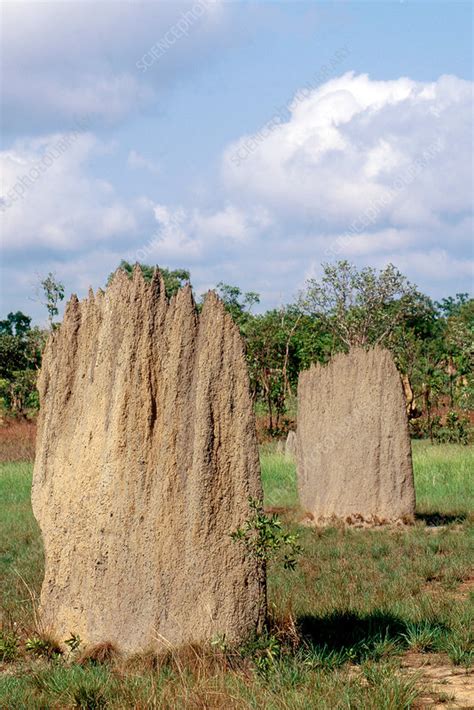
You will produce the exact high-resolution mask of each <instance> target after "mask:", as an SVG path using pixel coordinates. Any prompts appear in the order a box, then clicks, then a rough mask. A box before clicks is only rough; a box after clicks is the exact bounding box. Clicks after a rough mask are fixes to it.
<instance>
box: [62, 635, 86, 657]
mask: <svg viewBox="0 0 474 710" xmlns="http://www.w3.org/2000/svg"><path fill="white" fill-rule="evenodd" d="M64 643H65V644H66V646H67V647H68V648H69V651H70V653H75V651H77V649H78V648H79V646H80V645H81V643H82V640H81V637H80V636H79V634H73V633H72V632H71V636H70V637H69V638H68V639H66V640H65V641H64Z"/></svg>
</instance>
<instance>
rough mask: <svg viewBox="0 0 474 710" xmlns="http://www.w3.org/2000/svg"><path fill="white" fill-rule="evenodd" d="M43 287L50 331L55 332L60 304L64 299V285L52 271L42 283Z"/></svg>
mask: <svg viewBox="0 0 474 710" xmlns="http://www.w3.org/2000/svg"><path fill="white" fill-rule="evenodd" d="M41 287H42V289H43V293H44V298H45V301H43V305H44V306H46V310H47V311H48V321H49V327H50V330H54V328H55V327H56V326H57V324H56V323H55V322H54V319H55V317H56V316H57V315H59V308H58V304H59V303H60V301H62V300H63V299H64V285H63V284H62V283H61V282H60V281H57V279H56V277H55V276H54V274H53V273H51V271H50V272H49V274H48V275H47V276H46V278H45V279H43V280H42V281H41Z"/></svg>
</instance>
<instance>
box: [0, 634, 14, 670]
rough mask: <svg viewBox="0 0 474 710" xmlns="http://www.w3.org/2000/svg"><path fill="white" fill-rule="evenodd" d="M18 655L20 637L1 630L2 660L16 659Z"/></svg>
mask: <svg viewBox="0 0 474 710" xmlns="http://www.w3.org/2000/svg"><path fill="white" fill-rule="evenodd" d="M17 655H18V639H17V637H16V636H14V635H13V634H5V633H3V632H2V631H0V661H3V662H5V663H8V662H11V661H14V660H15V659H16V657H17Z"/></svg>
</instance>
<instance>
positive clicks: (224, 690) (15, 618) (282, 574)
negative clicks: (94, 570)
mask: <svg viewBox="0 0 474 710" xmlns="http://www.w3.org/2000/svg"><path fill="white" fill-rule="evenodd" d="M414 467H415V480H416V490H417V510H418V517H417V522H416V524H415V525H414V526H412V527H410V528H405V529H385V528H380V529H373V530H370V529H347V528H342V527H341V528H338V527H333V528H326V529H311V528H307V527H299V526H297V525H296V523H294V522H292V521H294V519H295V518H296V517H297V516H295V514H294V512H295V509H297V505H298V502H297V489H296V481H295V467H294V464H293V463H292V462H291V461H288V460H286V459H284V458H283V457H282V456H279V455H277V454H275V453H272V451H271V447H268V446H267V447H266V448H265V449H264V450H263V452H262V475H263V482H264V488H265V503H266V505H267V506H269V507H271V508H275V509H281V510H282V511H284V512H283V513H282V517H283V518H284V519H285V521H286V524H287V525H288V526H289V527H291V528H294V529H298V531H299V533H300V538H301V544H302V545H303V548H304V552H303V555H302V557H301V559H300V562H299V564H298V567H297V569H296V571H294V572H291V571H285V570H283V568H282V566H281V565H274V566H273V567H272V569H271V570H270V578H269V598H270V602H271V617H272V620H271V625H270V628H269V630H268V632H267V633H266V634H264V635H263V636H262V637H260V638H259V639H255V640H253V641H251V642H249V643H248V644H247V645H246V646H244V647H242V648H240V649H226V648H223V647H219V646H216V647H213V648H205V647H201V648H197V647H186V648H183V649H180V650H178V651H175V652H173V653H170V654H168V655H167V656H162V657H160V658H156V657H154V656H153V655H151V654H142V655H141V656H139V657H136V658H132V659H124V658H122V657H120V655H115V654H111V653H105V652H101V650H100V649H99V650H98V651H96V652H95V653H89V654H84V653H81V651H80V650H78V651H76V652H71V653H70V654H69V655H67V656H61V655H60V654H58V653H57V651H56V650H55V648H54V642H53V641H54V640H49V641H48V639H45V638H44V637H43V636H42V634H41V631H40V630H39V629H38V628H37V627H36V626H35V616H34V612H35V603H36V598H37V595H38V593H39V589H40V586H41V579H42V569H43V557H42V555H43V553H42V547H41V542H40V538H39V533H38V529H37V526H36V523H35V522H34V519H33V517H32V513H31V507H30V502H29V497H30V485H31V469H32V466H31V464H26V463H4V464H1V465H0V597H1V604H0V626H1V629H2V631H1V632H0V708H1V709H2V710H3V708H5V709H8V710H16V709H17V708H18V710H19V709H20V708H21V709H23V708H37V709H38V710H39V709H40V708H41V709H42V710H45V709H46V708H52V709H53V708H54V709H56V708H57V709H59V708H61V709H63V708H64V709H68V708H87V709H93V708H117V709H118V708H120V709H121V710H122V709H123V708H135V709H137V710H138V709H142V708H170V709H171V708H173V709H174V708H203V709H204V708H270V709H272V708H275V709H280V708H281V709H285V710H286V708H288V709H289V708H292V709H293V708H296V709H298V708H301V709H302V710H303V708H304V709H306V708H310V707H317V708H322V709H323V710H324V709H325V708H328V709H331V710H333V709H334V708H341V709H342V708H348V709H349V708H351V709H352V708H354V709H358V708H360V709H361V710H362V709H364V710H371V709H372V708H373V710H380V709H382V710H383V709H384V708H386V709H387V710H389V709H390V710H392V709H397V708H400V709H401V708H410V707H413V708H416V707H417V700H416V698H417V697H418V696H419V695H420V693H421V689H420V685H419V683H418V680H417V676H416V675H413V674H411V675H409V674H406V673H405V672H403V671H402V661H403V659H404V658H406V657H407V653H408V654H409V653H410V652H416V653H421V654H427V658H428V657H429V658H430V662H431V663H436V662H438V663H444V664H452V665H453V666H454V665H456V666H459V667H461V668H463V667H468V666H469V664H470V663H471V662H472V638H471V637H470V628H472V621H473V620H474V617H473V602H474V598H473V594H472V591H471V592H470V589H472V586H471V582H470V581H469V575H470V570H471V562H472V543H473V540H472V536H473V526H472V510H473V491H472V485H471V482H470V480H469V477H470V472H471V471H473V470H474V452H473V450H472V449H470V448H468V447H463V446H456V445H442V446H431V445H430V444H427V443H425V442H418V441H417V442H414ZM102 651H103V649H102ZM428 654H429V655H428ZM424 697H426V693H424Z"/></svg>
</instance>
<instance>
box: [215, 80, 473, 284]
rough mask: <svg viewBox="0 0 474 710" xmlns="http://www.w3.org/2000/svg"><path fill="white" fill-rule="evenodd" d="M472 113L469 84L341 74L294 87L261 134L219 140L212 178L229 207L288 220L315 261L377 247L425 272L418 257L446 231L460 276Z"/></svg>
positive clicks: (436, 254) (369, 252)
mask: <svg viewBox="0 0 474 710" xmlns="http://www.w3.org/2000/svg"><path fill="white" fill-rule="evenodd" d="M471 118H472V84H471V82H468V81H464V80H461V79H458V78H456V77H454V76H442V77H440V78H439V79H438V81H435V82H430V83H423V82H416V81H413V80H411V79H409V78H400V79H397V80H393V81H373V80H371V79H370V78H369V77H368V76H367V75H365V74H363V75H356V74H355V73H354V72H348V73H346V74H344V75H343V76H341V77H338V78H336V79H333V80H331V81H328V82H326V83H325V84H324V85H322V86H321V87H319V88H317V89H316V90H314V91H310V92H307V94H306V95H305V97H303V98H301V95H300V94H297V100H295V101H294V103H293V106H292V107H291V110H290V115H289V118H288V120H287V121H285V122H278V123H276V124H275V125H274V126H273V129H272V130H271V131H270V132H269V134H268V135H266V136H265V137H263V138H262V136H261V134H260V133H259V132H256V133H255V134H253V135H250V136H242V137H241V138H240V139H239V140H238V141H236V142H234V143H233V144H232V145H230V146H228V148H227V149H226V150H225V152H224V155H223V160H222V175H223V179H224V183H225V185H226V187H227V190H228V192H229V193H232V194H234V195H235V196H236V199H237V201H238V204H239V205H243V204H252V205H255V204H258V205H260V206H261V207H263V208H265V209H267V210H268V211H269V213H270V214H271V215H272V216H273V218H274V219H275V220H277V221H278V222H279V223H280V224H291V225H292V226H293V229H295V228H296V229H297V230H298V231H299V236H298V241H295V242H294V248H295V249H297V250H299V251H300V253H302V254H303V253H304V254H307V252H308V245H309V244H312V247H313V254H314V256H315V259H317V260H319V261H321V260H329V259H332V258H337V257H339V258H356V259H357V258H358V257H360V258H363V259H364V260H365V262H366V263H367V262H370V261H371V260H372V261H374V258H377V259H379V255H380V254H381V253H383V254H385V255H387V258H388V257H389V256H390V257H391V258H392V259H393V260H394V261H395V262H396V263H398V264H400V265H402V264H403V265H404V264H406V265H407V268H408V270H409V271H410V269H411V270H412V271H415V270H416V272H417V273H418V274H420V275H421V276H422V278H424V277H427V276H428V275H429V273H431V274H432V275H433V277H434V275H435V273H438V270H434V271H433V270H431V271H430V269H429V268H428V267H427V268H425V269H422V268H421V266H420V259H422V258H424V259H426V260H427V261H429V260H433V259H434V260H435V261H436V262H437V263H438V262H439V261H440V254H442V253H443V249H442V248H441V247H442V246H443V245H445V244H446V241H447V240H450V246H451V249H452V251H453V254H452V259H451V260H450V262H449V263H450V264H451V266H452V269H453V270H452V273H455V272H456V273H459V274H460V275H463V276H464V278H465V279H466V278H467V274H468V271H469V264H468V262H467V261H466V262H464V261H463V254H464V257H465V256H466V249H468V240H469V239H470V234H471V232H470V229H469V224H468V221H467V220H468V219H469V217H468V215H469V213H470V211H471V204H472V202H471V201H472V167H471V155H472V138H471V129H470V126H471ZM420 248H421V250H420ZM410 254H413V260H411V258H410ZM423 255H425V256H424V257H423ZM463 263H465V264H466V265H467V266H466V268H464V267H462V266H461V265H462V264H463ZM426 280H427V279H425V281H426Z"/></svg>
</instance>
